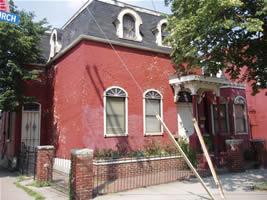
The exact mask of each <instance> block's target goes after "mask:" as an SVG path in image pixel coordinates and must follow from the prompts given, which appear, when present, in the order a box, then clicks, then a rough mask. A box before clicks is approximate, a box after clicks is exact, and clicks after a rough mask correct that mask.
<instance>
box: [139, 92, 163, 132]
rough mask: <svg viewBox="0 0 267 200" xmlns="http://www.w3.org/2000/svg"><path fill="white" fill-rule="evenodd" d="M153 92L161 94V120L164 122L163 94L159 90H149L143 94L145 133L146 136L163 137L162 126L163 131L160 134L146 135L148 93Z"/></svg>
mask: <svg viewBox="0 0 267 200" xmlns="http://www.w3.org/2000/svg"><path fill="white" fill-rule="evenodd" d="M151 91H154V92H157V93H159V95H160V97H161V99H160V112H161V119H162V120H163V116H164V115H163V96H162V94H161V92H159V91H158V90H155V89H149V90H146V91H145V92H144V93H143V132H144V136H157V135H158V136H160V135H163V126H162V125H161V126H160V127H161V128H160V129H161V131H160V132H158V133H157V132H156V133H146V94H147V93H148V92H151Z"/></svg>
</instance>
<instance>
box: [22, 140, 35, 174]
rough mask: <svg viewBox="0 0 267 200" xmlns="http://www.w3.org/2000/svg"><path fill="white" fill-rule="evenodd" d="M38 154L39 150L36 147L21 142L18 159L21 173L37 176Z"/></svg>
mask: <svg viewBox="0 0 267 200" xmlns="http://www.w3.org/2000/svg"><path fill="white" fill-rule="evenodd" d="M36 156H37V151H36V148H35V147H32V146H26V145H25V144H24V143H21V149H20V153H19V159H18V168H19V172H20V173H21V174H23V175H28V176H34V177H35V170H36Z"/></svg>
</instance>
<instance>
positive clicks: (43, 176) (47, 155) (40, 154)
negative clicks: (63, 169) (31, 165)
mask: <svg viewBox="0 0 267 200" xmlns="http://www.w3.org/2000/svg"><path fill="white" fill-rule="evenodd" d="M54 153H55V148H54V146H38V147H37V159H36V180H37V181H41V182H44V181H45V182H49V181H52V174H53V161H54Z"/></svg>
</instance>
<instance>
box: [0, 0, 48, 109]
mask: <svg viewBox="0 0 267 200" xmlns="http://www.w3.org/2000/svg"><path fill="white" fill-rule="evenodd" d="M10 8H11V12H12V13H15V14H18V15H19V16H20V24H19V25H14V24H9V23H6V22H0V44H1V45H0V110H4V111H11V110H15V109H16V108H17V107H18V106H19V105H21V104H23V103H25V102H28V101H31V100H33V98H31V97H26V96H24V95H23V87H22V86H23V83H24V82H26V81H29V80H36V79H37V78H38V74H39V71H38V70H32V69H26V65H27V64H36V63H41V62H43V61H44V60H43V59H42V58H41V52H40V50H39V46H38V45H39V43H40V39H41V36H42V35H43V34H44V32H45V31H46V30H47V29H48V27H46V26H45V25H46V24H47V22H46V20H42V21H39V22H33V19H34V14H33V13H28V12H26V11H19V10H18V9H17V8H16V6H15V5H14V3H13V1H10Z"/></svg>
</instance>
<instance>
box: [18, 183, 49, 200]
mask: <svg viewBox="0 0 267 200" xmlns="http://www.w3.org/2000/svg"><path fill="white" fill-rule="evenodd" d="M14 184H15V185H16V186H17V187H18V188H20V189H22V190H24V191H25V192H26V193H27V194H28V195H30V196H31V197H33V198H34V199H35V200H45V197H43V196H42V195H41V194H39V193H38V192H35V191H33V190H31V189H30V188H28V187H26V186H24V185H22V184H20V182H18V181H17V182H15V183H14Z"/></svg>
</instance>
